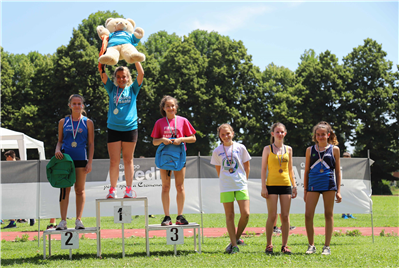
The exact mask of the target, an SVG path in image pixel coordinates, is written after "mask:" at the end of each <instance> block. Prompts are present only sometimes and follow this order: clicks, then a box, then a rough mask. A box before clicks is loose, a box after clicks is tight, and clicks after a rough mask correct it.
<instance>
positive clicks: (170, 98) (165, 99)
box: [159, 95, 179, 117]
mask: <svg viewBox="0 0 399 268" xmlns="http://www.w3.org/2000/svg"><path fill="white" fill-rule="evenodd" d="M169 100H173V101H174V102H175V105H176V109H177V108H179V103H178V101H177V100H176V99H175V98H173V97H172V96H169V95H165V96H163V98H162V100H161V102H160V103H159V111H160V112H161V115H162V116H163V117H166V112H165V110H164V109H163V108H164V107H165V102H167V101H169Z"/></svg>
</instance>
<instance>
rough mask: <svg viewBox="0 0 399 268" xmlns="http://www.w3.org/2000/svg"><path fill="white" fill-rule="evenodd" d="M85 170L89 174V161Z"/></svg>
mask: <svg viewBox="0 0 399 268" xmlns="http://www.w3.org/2000/svg"><path fill="white" fill-rule="evenodd" d="M85 171H86V174H89V173H90V172H91V163H89V162H87V165H86V168H85Z"/></svg>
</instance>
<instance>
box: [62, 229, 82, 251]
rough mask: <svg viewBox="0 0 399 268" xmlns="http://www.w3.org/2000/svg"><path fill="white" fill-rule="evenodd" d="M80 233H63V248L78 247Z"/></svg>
mask: <svg viewBox="0 0 399 268" xmlns="http://www.w3.org/2000/svg"><path fill="white" fill-rule="evenodd" d="M78 248H79V233H77V232H65V233H63V234H61V249H78Z"/></svg>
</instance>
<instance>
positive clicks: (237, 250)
mask: <svg viewBox="0 0 399 268" xmlns="http://www.w3.org/2000/svg"><path fill="white" fill-rule="evenodd" d="M238 252H240V249H239V248H238V247H232V248H231V252H230V254H236V253H238Z"/></svg>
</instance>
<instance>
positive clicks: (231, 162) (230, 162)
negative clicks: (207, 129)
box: [223, 143, 234, 168]
mask: <svg viewBox="0 0 399 268" xmlns="http://www.w3.org/2000/svg"><path fill="white" fill-rule="evenodd" d="M233 145H234V143H232V144H231V161H230V159H229V156H228V155H227V152H226V148H224V145H223V150H224V153H225V154H226V157H227V161H228V162H229V164H230V168H233V167H232V166H231V165H232V164H233V152H234V151H233V149H234V148H233Z"/></svg>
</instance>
